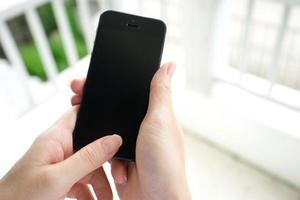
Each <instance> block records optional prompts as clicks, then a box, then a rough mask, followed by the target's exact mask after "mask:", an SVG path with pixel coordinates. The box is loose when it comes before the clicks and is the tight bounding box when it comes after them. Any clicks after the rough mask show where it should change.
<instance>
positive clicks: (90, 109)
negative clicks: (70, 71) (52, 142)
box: [73, 11, 166, 161]
mask: <svg viewBox="0 0 300 200" xmlns="http://www.w3.org/2000/svg"><path fill="white" fill-rule="evenodd" d="M165 35H166V25H165V24H164V22H162V21H160V20H157V19H151V18H146V17H141V16H136V15H130V14H125V13H121V12H115V11H106V12H104V13H103V14H102V15H101V16H100V20H99V25H98V29H97V35H96V39H95V43H94V48H93V52H92V56H91V61H90V65H89V70H88V74H87V78H86V82H85V85H84V89H83V95H82V101H81V104H80V108H79V112H78V116H77V121H76V125H75V129H74V133H73V147H74V150H75V151H76V150H79V149H80V148H82V147H84V146H85V145H87V144H89V143H90V142H93V141H94V140H96V139H98V138H101V137H103V136H106V135H111V134H118V135H120V136H121V137H122V139H123V144H122V146H121V147H120V149H119V151H118V152H117V153H116V155H115V158H116V159H125V160H132V161H134V160H135V147H136V140H137V136H138V132H139V127H140V124H141V122H142V120H143V118H144V116H145V114H146V111H147V107H148V101H149V92H150V82H151V79H152V77H153V75H154V73H155V72H156V71H157V69H158V68H159V66H160V61H161V57H162V52H163V46H164V40H165Z"/></svg>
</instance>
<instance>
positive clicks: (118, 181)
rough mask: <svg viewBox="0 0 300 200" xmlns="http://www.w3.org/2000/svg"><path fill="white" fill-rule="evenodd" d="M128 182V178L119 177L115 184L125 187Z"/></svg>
mask: <svg viewBox="0 0 300 200" xmlns="http://www.w3.org/2000/svg"><path fill="white" fill-rule="evenodd" d="M126 182H127V177H126V176H118V177H116V178H115V183H116V184H118V185H124V184H125V183H126Z"/></svg>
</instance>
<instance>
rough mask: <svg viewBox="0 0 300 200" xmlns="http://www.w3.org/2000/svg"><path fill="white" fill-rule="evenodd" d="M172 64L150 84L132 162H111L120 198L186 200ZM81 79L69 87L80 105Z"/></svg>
mask: <svg viewBox="0 0 300 200" xmlns="http://www.w3.org/2000/svg"><path fill="white" fill-rule="evenodd" d="M174 70H175V65H174V64H172V63H168V64H164V65H163V66H162V67H161V68H160V69H159V70H158V71H157V72H156V74H155V75H154V77H153V79H152V82H151V89H150V99H149V106H148V110H147V114H146V116H145V118H144V120H143V122H142V124H141V126H140V130H139V134H138V138H137V146H136V162H127V161H124V160H116V159H113V160H112V162H111V173H112V175H113V177H114V180H115V183H116V188H117V190H118V194H119V196H120V199H124V200H126V199H129V200H131V199H143V200H147V199H185V200H190V199H191V196H190V193H189V189H188V185H187V180H186V176H185V161H184V148H183V140H182V130H181V128H180V126H179V124H178V123H177V121H176V118H175V115H174V112H173V108H172V97H171V77H172V75H173V73H174ZM84 82H85V79H83V80H74V81H73V82H72V84H71V88H72V90H73V91H74V92H75V95H74V96H73V97H72V104H73V105H78V104H80V103H81V93H82V86H83V85H84Z"/></svg>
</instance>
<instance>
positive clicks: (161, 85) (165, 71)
mask: <svg viewBox="0 0 300 200" xmlns="http://www.w3.org/2000/svg"><path fill="white" fill-rule="evenodd" d="M175 68H176V65H175V63H173V62H169V63H166V64H164V65H163V66H161V67H160V68H159V69H158V70H157V72H156V73H155V74H154V76H153V78H152V81H151V86H150V97H149V106H148V112H152V111H155V110H160V109H161V108H169V107H170V106H171V105H172V100H171V99H172V98H171V80H172V76H173V74H174V71H175Z"/></svg>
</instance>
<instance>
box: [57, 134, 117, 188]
mask: <svg viewBox="0 0 300 200" xmlns="http://www.w3.org/2000/svg"><path fill="white" fill-rule="evenodd" d="M121 144H122V138H121V137H120V136H119V135H110V136H105V137H103V138H100V139H98V140H96V141H94V142H92V143H90V144H88V145H87V146H85V147H83V148H82V149H80V150H79V151H77V152H76V153H75V154H74V155H72V156H70V157H69V158H67V159H66V160H64V161H63V162H61V163H59V164H58V166H57V167H58V170H59V174H63V177H64V181H66V182H67V184H69V185H73V184H74V183H76V182H77V181H79V180H80V179H82V178H83V177H85V176H86V175H88V174H89V173H91V172H92V171H94V170H95V169H97V168H99V167H101V166H102V165H103V164H104V163H105V162H106V161H108V160H110V159H111V158H112V157H113V155H114V154H115V153H116V152H117V151H118V149H119V147H120V146H121Z"/></svg>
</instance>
